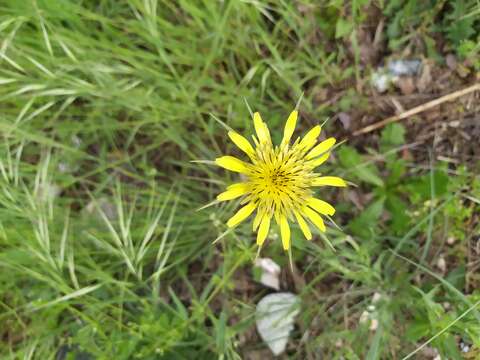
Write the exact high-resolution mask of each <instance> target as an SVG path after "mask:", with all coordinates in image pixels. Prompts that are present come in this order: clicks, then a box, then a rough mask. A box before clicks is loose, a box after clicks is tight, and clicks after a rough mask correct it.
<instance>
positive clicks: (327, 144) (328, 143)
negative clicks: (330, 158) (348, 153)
mask: <svg viewBox="0 0 480 360" xmlns="http://www.w3.org/2000/svg"><path fill="white" fill-rule="evenodd" d="M336 141H337V140H336V139H335V138H333V137H331V138H328V139H327V140H325V141H322V142H321V143H320V144H318V145H317V146H315V147H314V148H313V149H312V150H311V151H310V152H309V153H308V154H307V156H306V158H307V160H310V159H313V158H314V157H317V156H319V155H322V154H324V153H326V152H327V151H328V150H330V148H331V147H332V146H333V145H335V142H336Z"/></svg>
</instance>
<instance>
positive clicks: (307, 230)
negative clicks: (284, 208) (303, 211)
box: [294, 211, 312, 240]
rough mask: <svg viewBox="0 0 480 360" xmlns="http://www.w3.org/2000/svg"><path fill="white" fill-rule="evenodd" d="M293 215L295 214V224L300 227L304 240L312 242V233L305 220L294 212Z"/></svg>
mask: <svg viewBox="0 0 480 360" xmlns="http://www.w3.org/2000/svg"><path fill="white" fill-rule="evenodd" d="M294 214H295V218H296V219H297V223H298V225H299V226H300V229H301V230H302V232H303V235H304V236H305V238H306V239H307V240H312V233H311V231H310V228H309V227H308V224H307V222H306V221H305V219H304V218H303V217H302V215H300V214H299V213H298V212H297V211H294Z"/></svg>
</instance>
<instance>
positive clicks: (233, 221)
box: [227, 202, 257, 227]
mask: <svg viewBox="0 0 480 360" xmlns="http://www.w3.org/2000/svg"><path fill="white" fill-rule="evenodd" d="M256 207H257V204H255V203H254V202H251V203H248V205H245V206H244V207H242V208H241V209H240V210H238V211H237V213H236V214H235V215H233V216H232V217H231V218H230V219H229V220H228V221H227V226H228V227H234V226H237V225H238V224H240V223H241V222H242V221H243V220H245V219H246V218H247V217H249V216H250V215H251V213H252V212H253V210H255V208H256Z"/></svg>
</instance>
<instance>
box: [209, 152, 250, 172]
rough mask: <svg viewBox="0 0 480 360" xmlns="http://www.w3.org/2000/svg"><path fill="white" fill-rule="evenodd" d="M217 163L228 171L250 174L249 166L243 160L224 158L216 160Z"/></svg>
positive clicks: (231, 157)
mask: <svg viewBox="0 0 480 360" xmlns="http://www.w3.org/2000/svg"><path fill="white" fill-rule="evenodd" d="M215 163H216V164H217V165H218V166H221V167H223V168H225V169H227V170H230V171H235V172H239V173H248V172H249V170H248V165H247V164H246V163H244V162H243V161H242V160H240V159H237V158H236V157H233V156H222V157H219V158H216V159H215Z"/></svg>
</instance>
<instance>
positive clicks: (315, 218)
mask: <svg viewBox="0 0 480 360" xmlns="http://www.w3.org/2000/svg"><path fill="white" fill-rule="evenodd" d="M303 212H304V214H305V215H307V217H308V218H309V219H310V221H311V222H312V223H314V224H315V226H316V227H317V228H318V229H319V230H320V231H322V232H325V230H326V228H325V223H324V222H323V219H322V217H321V216H320V215H318V214H317V213H316V212H315V211H313V210H312V209H310V208H308V207H304V208H303Z"/></svg>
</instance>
